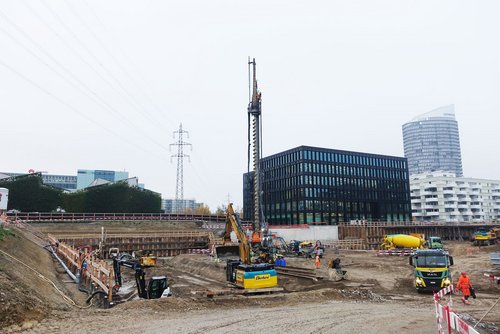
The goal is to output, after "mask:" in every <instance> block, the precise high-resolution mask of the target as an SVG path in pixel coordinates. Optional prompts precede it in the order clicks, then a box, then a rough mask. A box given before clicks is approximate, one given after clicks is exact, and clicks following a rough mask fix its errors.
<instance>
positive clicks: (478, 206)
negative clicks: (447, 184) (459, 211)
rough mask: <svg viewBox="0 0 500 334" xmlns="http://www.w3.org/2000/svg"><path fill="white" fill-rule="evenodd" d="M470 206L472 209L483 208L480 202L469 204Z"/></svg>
mask: <svg viewBox="0 0 500 334" xmlns="http://www.w3.org/2000/svg"><path fill="white" fill-rule="evenodd" d="M470 208H471V209H472V210H481V209H482V208H483V206H482V205H480V204H471V206H470Z"/></svg>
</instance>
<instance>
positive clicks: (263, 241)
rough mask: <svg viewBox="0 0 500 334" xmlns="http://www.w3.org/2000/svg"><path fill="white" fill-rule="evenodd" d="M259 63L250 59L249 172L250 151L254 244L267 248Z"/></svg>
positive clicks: (268, 239)
mask: <svg viewBox="0 0 500 334" xmlns="http://www.w3.org/2000/svg"><path fill="white" fill-rule="evenodd" d="M256 67H257V63H256V62H255V58H253V60H252V61H250V58H249V59H248V77H249V87H248V88H249V89H248V90H249V92H248V95H249V100H250V101H249V103H248V167H247V168H248V172H249V171H250V152H252V159H251V160H252V168H253V209H254V217H253V224H252V226H253V231H252V238H251V242H252V246H259V245H260V246H261V247H263V248H267V247H269V246H270V244H271V243H272V240H271V239H270V237H269V236H268V234H269V233H268V232H269V230H268V225H267V222H266V220H265V216H264V211H263V205H262V182H261V180H262V174H261V163H260V160H261V158H262V124H261V114H262V99H261V97H262V94H261V92H260V91H259V89H258V87H257V72H256ZM251 76H252V84H251V86H252V89H251V91H250V77H251Z"/></svg>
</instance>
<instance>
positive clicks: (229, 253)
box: [215, 246, 240, 259]
mask: <svg viewBox="0 0 500 334" xmlns="http://www.w3.org/2000/svg"><path fill="white" fill-rule="evenodd" d="M215 253H216V255H217V257H218V258H220V259H226V258H239V257H240V248H239V247H238V246H217V247H215Z"/></svg>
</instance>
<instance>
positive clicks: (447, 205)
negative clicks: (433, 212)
mask: <svg viewBox="0 0 500 334" xmlns="http://www.w3.org/2000/svg"><path fill="white" fill-rule="evenodd" d="M444 207H445V209H456V208H457V204H456V203H453V204H445V205H444Z"/></svg>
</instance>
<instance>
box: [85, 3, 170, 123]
mask: <svg viewBox="0 0 500 334" xmlns="http://www.w3.org/2000/svg"><path fill="white" fill-rule="evenodd" d="M83 2H84V3H85V5H86V6H87V7H88V8H89V9H90V12H91V13H92V15H93V16H94V17H95V19H96V20H97V21H98V22H99V23H100V24H101V26H103V27H105V25H104V24H103V23H102V20H101V19H100V18H99V16H98V15H97V13H96V11H95V10H94V9H93V8H92V6H91V5H90V4H89V3H88V1H87V0H85V1H83ZM115 46H116V47H117V48H118V49H119V51H120V52H121V55H122V57H123V58H125V59H126V60H127V61H128V62H129V63H130V64H132V65H134V67H135V68H137V65H136V64H134V62H133V61H131V60H130V58H129V57H127V54H126V52H124V51H123V49H122V48H121V47H120V45H119V44H115ZM118 63H119V64H121V62H119V61H118ZM120 66H122V67H123V68H124V72H125V73H126V74H127V75H128V76H129V77H130V78H131V79H132V81H133V82H138V81H139V80H137V79H136V78H135V77H132V76H131V75H130V73H129V72H128V71H126V70H125V67H124V66H123V65H120ZM137 75H138V78H139V79H141V81H142V83H143V84H142V85H137V87H138V88H139V90H141V91H142V94H143V95H144V96H145V97H146V98H147V99H148V100H149V103H151V105H152V106H153V108H154V109H155V110H156V111H157V112H158V115H160V116H161V117H166V118H167V122H169V123H170V124H173V122H172V120H171V119H170V118H169V117H168V115H167V114H165V113H164V111H163V110H162V109H161V108H160V107H158V105H157V104H156V103H155V102H154V101H153V99H152V98H151V96H150V95H149V94H148V93H147V92H146V91H145V90H142V87H144V86H145V87H146V88H147V89H148V90H151V87H150V86H149V83H148V82H147V80H145V79H144V77H143V76H141V75H140V74H137Z"/></svg>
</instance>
